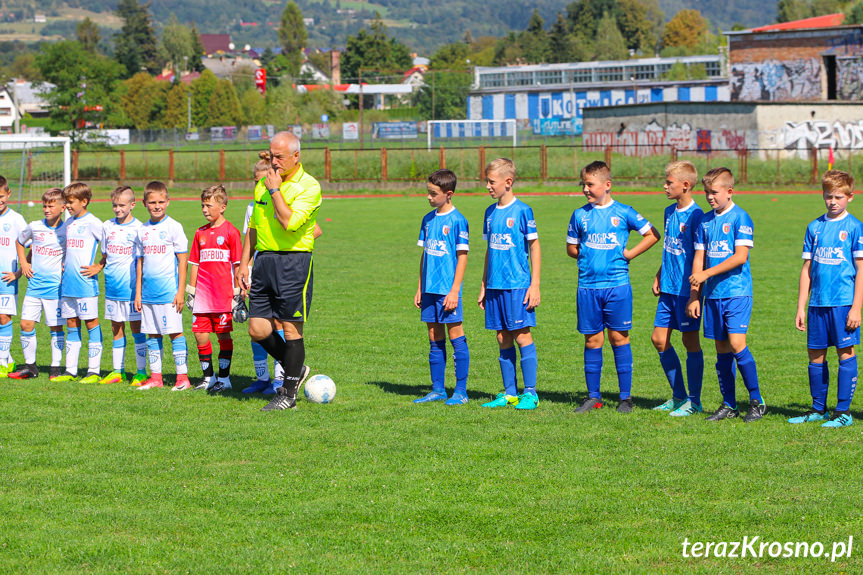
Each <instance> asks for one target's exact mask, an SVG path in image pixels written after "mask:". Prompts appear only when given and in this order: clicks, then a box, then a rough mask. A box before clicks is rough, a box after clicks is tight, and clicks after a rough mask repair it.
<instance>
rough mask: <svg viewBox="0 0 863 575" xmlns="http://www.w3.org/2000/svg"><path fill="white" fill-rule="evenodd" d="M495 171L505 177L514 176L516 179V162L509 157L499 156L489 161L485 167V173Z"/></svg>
mask: <svg viewBox="0 0 863 575" xmlns="http://www.w3.org/2000/svg"><path fill="white" fill-rule="evenodd" d="M492 172H494V173H495V174H498V175H499V176H503V177H504V178H512V179H513V180H514V179H515V163H513V161H512V160H510V159H509V158H497V159H495V160H492V161H490V162H489V163H488V165H487V166H486V167H485V173H486V174H490V173H492Z"/></svg>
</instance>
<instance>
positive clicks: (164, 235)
mask: <svg viewBox="0 0 863 575" xmlns="http://www.w3.org/2000/svg"><path fill="white" fill-rule="evenodd" d="M159 239H160V240H166V239H168V232H166V231H164V230H162V231H161V232H159Z"/></svg>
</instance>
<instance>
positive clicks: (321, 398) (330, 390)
mask: <svg viewBox="0 0 863 575" xmlns="http://www.w3.org/2000/svg"><path fill="white" fill-rule="evenodd" d="M303 394H304V395H305V396H306V399H308V400H309V401H311V402H312V403H330V402H331V401H332V400H333V399H335V397H336V384H335V382H334V381H333V380H332V379H330V378H329V377H328V376H326V375H320V374H318V375H313V376H312V377H310V378H309V379H308V381H306V383H305V384H303Z"/></svg>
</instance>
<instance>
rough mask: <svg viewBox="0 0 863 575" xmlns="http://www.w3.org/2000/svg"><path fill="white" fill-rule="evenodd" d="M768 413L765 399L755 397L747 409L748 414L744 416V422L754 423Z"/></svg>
mask: <svg viewBox="0 0 863 575" xmlns="http://www.w3.org/2000/svg"><path fill="white" fill-rule="evenodd" d="M765 413H767V406H766V405H764V402H763V401H758V400H757V399H753V400H752V401H750V402H749V409H747V410H746V415H744V416H743V423H752V422H753V421H758V420H759V419H761V418H762V417H764V414H765Z"/></svg>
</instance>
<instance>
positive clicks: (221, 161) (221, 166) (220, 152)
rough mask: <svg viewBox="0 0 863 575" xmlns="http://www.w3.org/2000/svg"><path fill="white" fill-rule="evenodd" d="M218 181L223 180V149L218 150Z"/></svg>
mask: <svg viewBox="0 0 863 575" xmlns="http://www.w3.org/2000/svg"><path fill="white" fill-rule="evenodd" d="M219 181H220V182H224V181H225V150H219Z"/></svg>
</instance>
